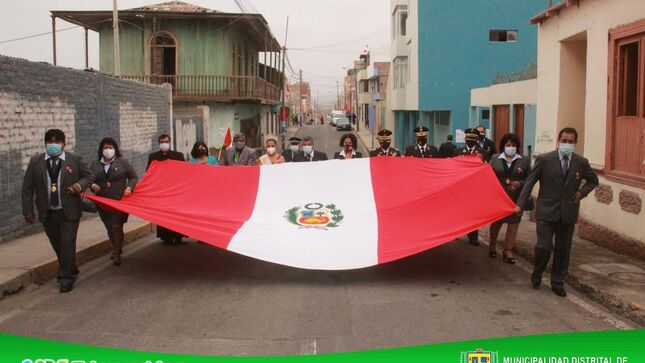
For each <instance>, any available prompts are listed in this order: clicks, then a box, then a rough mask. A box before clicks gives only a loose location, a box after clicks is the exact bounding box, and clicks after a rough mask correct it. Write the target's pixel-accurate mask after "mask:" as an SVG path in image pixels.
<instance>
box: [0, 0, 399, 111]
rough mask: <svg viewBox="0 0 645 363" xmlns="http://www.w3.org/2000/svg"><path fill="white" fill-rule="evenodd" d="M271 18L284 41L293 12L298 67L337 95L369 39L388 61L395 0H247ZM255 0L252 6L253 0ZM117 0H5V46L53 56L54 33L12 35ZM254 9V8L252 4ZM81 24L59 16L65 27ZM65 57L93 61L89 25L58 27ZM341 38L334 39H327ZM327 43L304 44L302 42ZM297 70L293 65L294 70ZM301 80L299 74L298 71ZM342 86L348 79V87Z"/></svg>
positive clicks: (219, 5) (323, 93) (212, 3)
mask: <svg viewBox="0 0 645 363" xmlns="http://www.w3.org/2000/svg"><path fill="white" fill-rule="evenodd" d="M161 2H164V1H163V0H118V6H119V9H121V10H123V9H129V8H134V7H138V6H143V5H149V4H155V3H161ZM185 2H188V3H192V4H196V5H200V6H203V7H206V8H211V9H215V10H220V11H226V12H237V13H239V12H240V9H239V8H238V6H237V5H236V3H235V1H233V0H186V1H185ZM244 2H245V3H246V4H250V5H252V6H253V7H254V8H255V9H257V11H258V12H259V13H261V14H262V15H264V17H265V18H266V19H267V21H268V22H269V26H270V27H271V30H272V31H273V34H274V35H275V36H276V38H277V39H278V41H279V42H280V44H283V43H284V34H285V26H286V21H287V15H289V36H288V39H287V48H293V50H291V51H289V52H288V53H289V59H290V60H291V64H292V65H293V68H294V69H295V70H296V72H297V71H298V70H299V69H302V71H303V78H304V80H305V81H309V82H311V83H312V96H313V97H316V91H318V92H319V97H320V102H321V103H322V102H324V101H327V100H333V99H335V93H336V81H341V80H342V77H343V75H344V74H345V72H346V71H345V70H343V69H342V67H351V66H352V65H353V60H354V59H356V58H357V57H358V55H360V54H361V53H362V51H363V49H364V48H365V46H366V45H367V46H369V49H370V51H371V59H372V61H373V62H374V61H387V60H388V59H387V58H388V57H387V54H388V47H389V36H388V34H389V15H388V12H389V0H244ZM249 7H250V6H249ZM110 9H112V1H111V0H63V1H61V0H58V1H54V0H19V1H11V2H9V1H7V2H3V5H2V12H0V54H3V55H9V56H14V57H20V58H26V59H29V60H32V61H46V62H50V63H51V62H52V37H51V34H47V35H43V36H40V37H35V38H31V39H25V40H19V41H15V42H9V43H2V42H3V41H6V40H11V39H15V38H20V37H24V36H30V35H35V34H39V33H47V32H50V31H51V17H50V14H49V11H50V10H110ZM250 11H251V12H253V10H252V9H250ZM72 26H74V25H73V24H70V23H67V22H65V21H63V20H60V19H59V20H57V29H59V30H60V29H64V28H69V27H72ZM57 43H58V64H59V65H62V66H67V67H73V68H83V67H84V66H85V56H84V48H83V47H84V44H83V30H82V29H80V28H78V29H71V30H66V31H61V32H58V33H57ZM328 45H334V46H332V47H325V46H328ZM312 47H324V48H320V49H315V50H307V51H298V50H296V49H297V48H312ZM90 66H91V67H93V68H96V69H98V36H97V34H96V33H94V32H91V31H90ZM287 75H289V72H287ZM294 81H295V79H294ZM341 88H342V87H341Z"/></svg>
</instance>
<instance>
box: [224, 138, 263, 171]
mask: <svg viewBox="0 0 645 363" xmlns="http://www.w3.org/2000/svg"><path fill="white" fill-rule="evenodd" d="M257 159H258V153H257V152H256V151H255V150H254V149H252V148H250V147H248V146H246V136H244V134H236V135H235V136H233V147H230V148H228V149H226V157H225V158H224V160H223V162H222V165H227V166H236V165H246V166H251V165H257Z"/></svg>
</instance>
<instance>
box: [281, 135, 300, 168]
mask: <svg viewBox="0 0 645 363" xmlns="http://www.w3.org/2000/svg"><path fill="white" fill-rule="evenodd" d="M301 142H302V140H301V139H300V138H298V137H295V136H293V137H290V138H289V148H288V149H286V150H284V151H283V152H282V156H284V161H285V162H287V163H290V162H292V161H293V157H294V156H295V155H296V154H297V153H298V151H300V143H301Z"/></svg>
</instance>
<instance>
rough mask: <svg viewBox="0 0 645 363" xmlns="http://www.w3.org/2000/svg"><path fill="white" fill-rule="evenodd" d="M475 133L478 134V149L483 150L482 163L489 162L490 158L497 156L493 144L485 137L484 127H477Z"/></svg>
mask: <svg viewBox="0 0 645 363" xmlns="http://www.w3.org/2000/svg"><path fill="white" fill-rule="evenodd" d="M477 133H478V134H479V139H478V140H477V142H478V144H479V147H480V148H481V149H482V150H484V161H486V162H489V161H490V158H491V157H493V155H495V154H497V149H496V148H495V143H494V142H493V140H491V139H489V138H487V137H486V128H485V127H484V126H482V125H479V126H477Z"/></svg>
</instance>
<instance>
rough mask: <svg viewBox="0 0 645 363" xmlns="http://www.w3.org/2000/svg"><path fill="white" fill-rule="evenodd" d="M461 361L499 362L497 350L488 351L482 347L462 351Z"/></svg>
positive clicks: (478, 362) (468, 362) (471, 362)
mask: <svg viewBox="0 0 645 363" xmlns="http://www.w3.org/2000/svg"><path fill="white" fill-rule="evenodd" d="M461 363H497V352H486V351H484V350H482V349H477V350H475V351H474V352H461Z"/></svg>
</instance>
